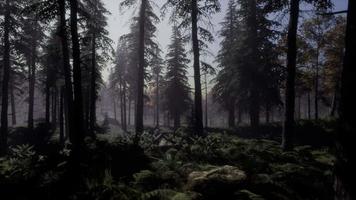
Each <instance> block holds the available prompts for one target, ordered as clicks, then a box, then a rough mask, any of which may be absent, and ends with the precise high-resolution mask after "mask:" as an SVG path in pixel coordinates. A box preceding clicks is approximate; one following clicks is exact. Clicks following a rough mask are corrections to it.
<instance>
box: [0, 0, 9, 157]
mask: <svg viewBox="0 0 356 200" xmlns="http://www.w3.org/2000/svg"><path fill="white" fill-rule="evenodd" d="M9 4H10V0H6V2H5V17H4V36H3V37H4V38H3V41H4V54H3V62H4V64H3V66H4V71H3V81H2V97H1V99H2V101H1V102H2V105H1V106H2V107H1V127H0V137H1V138H0V156H3V155H5V154H6V152H7V134H8V119H7V117H8V116H7V115H8V103H9V102H8V95H9V94H8V91H9V80H10V67H11V66H10V38H9V32H10V5H9Z"/></svg>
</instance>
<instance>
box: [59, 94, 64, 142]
mask: <svg viewBox="0 0 356 200" xmlns="http://www.w3.org/2000/svg"><path fill="white" fill-rule="evenodd" d="M63 113H64V87H61V91H60V97H59V143H60V144H61V145H62V146H63V145H64V140H65V139H64V118H63Z"/></svg>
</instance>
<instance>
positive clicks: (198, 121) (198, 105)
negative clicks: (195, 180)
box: [191, 0, 204, 136]
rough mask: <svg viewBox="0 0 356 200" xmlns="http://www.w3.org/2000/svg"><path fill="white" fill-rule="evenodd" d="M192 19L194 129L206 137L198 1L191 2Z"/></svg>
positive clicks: (196, 132)
mask: <svg viewBox="0 0 356 200" xmlns="http://www.w3.org/2000/svg"><path fill="white" fill-rule="evenodd" d="M191 10H192V13H191V18H192V43H193V54H194V63H193V68H194V128H195V134H197V135H200V136H202V135H204V132H203V111H202V110H203V108H202V94H201V82H200V58H199V57H200V52H199V39H198V12H199V11H198V3H197V0H192V1H191Z"/></svg>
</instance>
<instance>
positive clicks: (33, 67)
mask: <svg viewBox="0 0 356 200" xmlns="http://www.w3.org/2000/svg"><path fill="white" fill-rule="evenodd" d="M34 34H35V35H34V36H32V37H33V38H32V44H31V45H32V47H31V56H30V57H31V58H30V62H29V66H28V68H29V69H28V76H29V87H28V88H29V101H28V125H27V126H28V128H29V129H33V126H34V125H33V108H34V102H35V81H36V51H37V47H36V46H37V44H36V43H37V42H36V40H37V38H36V33H34Z"/></svg>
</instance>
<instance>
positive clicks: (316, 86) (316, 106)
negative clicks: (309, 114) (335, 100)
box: [314, 47, 319, 120]
mask: <svg viewBox="0 0 356 200" xmlns="http://www.w3.org/2000/svg"><path fill="white" fill-rule="evenodd" d="M316 55H317V56H316V64H315V80H314V81H315V82H314V92H315V93H314V109H315V110H314V119H315V120H318V119H319V47H318V48H317V52H316Z"/></svg>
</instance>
